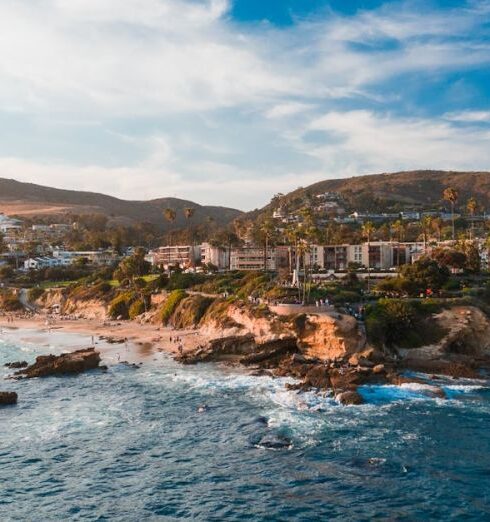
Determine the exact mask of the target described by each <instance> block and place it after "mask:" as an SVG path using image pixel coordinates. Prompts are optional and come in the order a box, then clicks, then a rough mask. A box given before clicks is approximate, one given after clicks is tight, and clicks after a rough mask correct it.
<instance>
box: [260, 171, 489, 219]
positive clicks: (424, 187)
mask: <svg viewBox="0 0 490 522" xmlns="http://www.w3.org/2000/svg"><path fill="white" fill-rule="evenodd" d="M446 187H453V188H455V189H456V190H457V191H458V193H459V195H460V198H459V200H460V201H461V202H465V201H467V199H469V198H470V197H475V198H476V199H477V200H478V202H479V204H480V205H482V206H484V207H489V206H490V172H452V171H437V170H415V171H407V172H396V173H392V174H374V175H369V176H356V177H352V178H345V179H329V180H325V181H320V182H319V183H315V184H313V185H310V186H308V187H301V188H298V189H297V190H295V191H293V192H290V193H289V194H286V195H285V196H284V197H282V198H281V203H283V204H292V206H293V207H294V202H295V200H298V199H301V198H304V196H305V195H311V196H315V195H317V194H322V193H325V192H337V193H339V194H340V195H341V196H342V197H343V198H344V200H345V202H346V204H347V206H348V207H349V208H350V209H351V210H363V211H366V210H370V211H381V210H395V211H401V210H404V209H426V208H435V207H438V206H440V205H441V204H442V192H443V190H444V189H445V188H446ZM275 206H277V203H276V202H275V201H273V203H271V204H270V205H268V206H267V207H265V208H264V209H263V210H270V209H271V208H274V207H275Z"/></svg>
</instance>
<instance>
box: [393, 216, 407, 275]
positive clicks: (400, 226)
mask: <svg viewBox="0 0 490 522" xmlns="http://www.w3.org/2000/svg"><path fill="white" fill-rule="evenodd" d="M393 231H394V232H395V235H396V239H397V245H396V265H397V266H398V268H400V248H401V242H402V240H403V235H404V232H405V224H404V223H403V221H402V220H400V219H398V220H397V221H395V222H394V223H393Z"/></svg>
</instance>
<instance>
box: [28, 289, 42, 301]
mask: <svg viewBox="0 0 490 522" xmlns="http://www.w3.org/2000/svg"><path fill="white" fill-rule="evenodd" d="M43 294H44V290H43V289H42V288H39V287H38V286H36V287H34V288H31V289H30V290H29V292H27V298H28V299H29V301H37V300H38V299H39V298H40V297H41V296H42V295H43Z"/></svg>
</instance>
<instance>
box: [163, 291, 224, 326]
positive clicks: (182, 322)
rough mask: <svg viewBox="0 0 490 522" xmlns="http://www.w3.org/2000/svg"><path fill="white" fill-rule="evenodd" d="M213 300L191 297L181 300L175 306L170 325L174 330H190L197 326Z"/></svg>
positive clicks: (199, 296) (196, 296)
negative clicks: (171, 324)
mask: <svg viewBox="0 0 490 522" xmlns="http://www.w3.org/2000/svg"><path fill="white" fill-rule="evenodd" d="M213 301H214V299H212V298H209V297H203V296H201V295H193V296H189V297H186V298H185V299H182V300H181V301H180V303H179V305H178V306H177V308H176V310H175V312H174V314H173V317H172V323H173V325H174V326H175V327H176V328H191V327H193V326H196V325H197V324H199V321H200V320H201V319H202V318H203V316H204V314H205V313H206V311H207V310H208V308H209V307H210V306H211V304H212V303H213Z"/></svg>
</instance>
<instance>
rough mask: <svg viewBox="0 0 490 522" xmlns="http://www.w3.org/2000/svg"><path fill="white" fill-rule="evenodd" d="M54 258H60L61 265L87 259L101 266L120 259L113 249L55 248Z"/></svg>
mask: <svg viewBox="0 0 490 522" xmlns="http://www.w3.org/2000/svg"><path fill="white" fill-rule="evenodd" d="M53 258H55V259H57V260H59V263H60V265H61V266H69V265H71V264H73V263H75V261H77V260H78V259H86V260H87V261H88V262H89V263H92V264H94V265H100V266H104V265H105V266H107V265H111V264H112V263H114V262H115V261H117V260H118V259H119V256H118V255H117V254H116V253H115V252H114V251H113V250H87V251H85V250H78V251H73V250H60V249H59V248H55V249H54V250H53Z"/></svg>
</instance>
